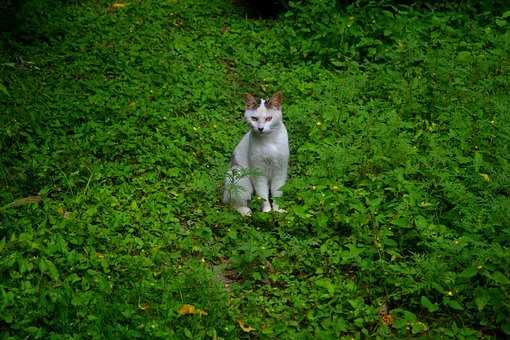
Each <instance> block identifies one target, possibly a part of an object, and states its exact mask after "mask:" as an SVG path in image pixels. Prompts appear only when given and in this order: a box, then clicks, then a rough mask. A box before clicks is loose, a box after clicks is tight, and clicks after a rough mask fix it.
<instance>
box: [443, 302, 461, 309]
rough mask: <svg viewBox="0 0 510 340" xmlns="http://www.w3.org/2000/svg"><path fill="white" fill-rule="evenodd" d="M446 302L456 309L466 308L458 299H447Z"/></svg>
mask: <svg viewBox="0 0 510 340" xmlns="http://www.w3.org/2000/svg"><path fill="white" fill-rule="evenodd" d="M446 304H447V305H448V306H450V307H451V308H453V309H456V310H463V309H464V307H462V305H461V304H460V303H459V302H458V301H456V300H446Z"/></svg>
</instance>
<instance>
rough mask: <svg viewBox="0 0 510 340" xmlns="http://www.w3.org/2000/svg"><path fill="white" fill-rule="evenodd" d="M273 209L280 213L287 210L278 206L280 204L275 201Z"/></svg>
mask: <svg viewBox="0 0 510 340" xmlns="http://www.w3.org/2000/svg"><path fill="white" fill-rule="evenodd" d="M273 211H275V212H277V213H280V214H283V213H286V212H287V210H285V209H282V208H280V207H279V206H278V204H276V203H275V202H273Z"/></svg>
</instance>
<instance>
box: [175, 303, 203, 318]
mask: <svg viewBox="0 0 510 340" xmlns="http://www.w3.org/2000/svg"><path fill="white" fill-rule="evenodd" d="M177 313H179V314H181V315H189V314H191V315H200V316H203V315H207V312H206V311H204V310H202V309H198V308H196V307H195V306H193V305H188V304H184V305H182V306H181V307H179V309H178V310H177Z"/></svg>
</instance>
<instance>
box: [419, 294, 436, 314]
mask: <svg viewBox="0 0 510 340" xmlns="http://www.w3.org/2000/svg"><path fill="white" fill-rule="evenodd" d="M421 304H422V305H423V306H424V307H425V308H427V309H428V311H429V312H431V313H434V312H436V311H437V310H438V309H439V307H438V305H437V304H435V303H432V302H431V301H430V300H429V298H428V297H426V296H422V297H421Z"/></svg>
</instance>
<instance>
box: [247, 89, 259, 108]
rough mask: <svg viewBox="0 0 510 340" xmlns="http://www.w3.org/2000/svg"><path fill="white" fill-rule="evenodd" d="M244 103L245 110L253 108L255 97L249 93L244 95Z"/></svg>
mask: <svg viewBox="0 0 510 340" xmlns="http://www.w3.org/2000/svg"><path fill="white" fill-rule="evenodd" d="M244 104H245V107H246V110H255V109H256V108H257V99H255V97H254V96H252V95H251V94H249V93H246V94H245V95H244Z"/></svg>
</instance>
